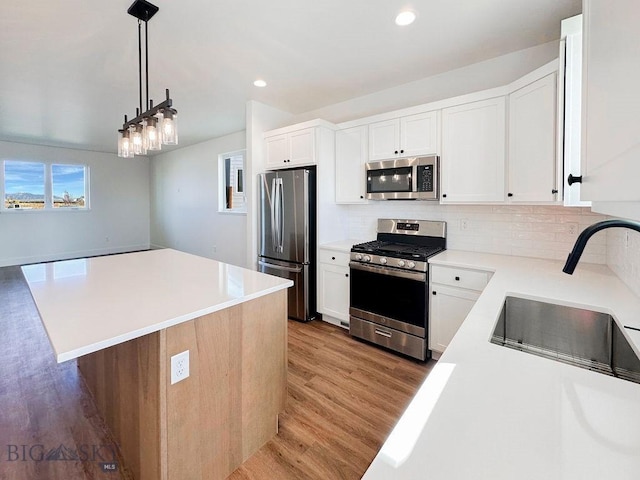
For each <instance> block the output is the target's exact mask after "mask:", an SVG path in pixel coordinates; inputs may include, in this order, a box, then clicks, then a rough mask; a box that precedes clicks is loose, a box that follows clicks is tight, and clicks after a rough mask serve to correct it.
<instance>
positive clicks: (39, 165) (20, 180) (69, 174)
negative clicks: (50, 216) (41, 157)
mask: <svg viewBox="0 0 640 480" xmlns="http://www.w3.org/2000/svg"><path fill="white" fill-rule="evenodd" d="M87 174H88V169H87V167H86V166H85V165H63V164H48V163H43V162H25V161H17V160H5V161H4V166H3V168H2V169H1V170H0V177H1V178H0V180H1V182H0V185H1V186H2V187H3V195H4V208H5V209H8V210H12V211H16V210H50V209H52V208H53V209H62V208H68V209H85V208H87V207H88V202H87V200H88V199H87V191H86V190H87V185H88V182H87Z"/></svg>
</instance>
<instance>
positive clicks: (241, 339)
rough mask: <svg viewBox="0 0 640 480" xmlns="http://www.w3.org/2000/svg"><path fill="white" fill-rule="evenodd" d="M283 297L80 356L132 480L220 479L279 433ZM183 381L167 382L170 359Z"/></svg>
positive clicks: (249, 303) (272, 296)
mask: <svg viewBox="0 0 640 480" xmlns="http://www.w3.org/2000/svg"><path fill="white" fill-rule="evenodd" d="M286 301H287V291H286V290H280V291H277V292H275V293H271V294H269V295H266V296H263V297H259V298H257V299H254V300H249V301H247V302H246V303H242V304H239V305H235V306H233V307H229V308H227V309H224V310H220V311H218V312H215V313H212V314H208V315H205V316H202V317H199V318H196V319H194V320H190V321H187V322H184V323H181V324H179V325H176V326H173V327H169V328H167V329H164V330H160V331H158V332H155V333H151V334H149V335H146V336H143V337H139V338H137V339H134V340H130V341H128V342H125V343H121V344H119V345H115V346H113V347H109V348H107V349H104V350H100V351H98V352H95V353H92V354H89V355H85V356H83V357H80V358H78V367H79V368H80V371H81V372H82V375H83V376H84V378H85V381H86V383H87V386H88V387H89V389H90V390H91V392H92V393H93V395H94V397H95V400H96V404H97V406H98V408H99V409H100V412H101V413H102V415H103V417H104V420H105V422H106V424H107V425H108V426H109V428H110V429H111V431H112V433H113V435H114V437H115V438H116V439H117V441H118V443H119V445H120V448H121V451H122V454H123V456H124V459H125V462H126V467H127V468H128V469H129V470H130V471H131V472H132V473H133V475H134V477H135V478H136V479H137V480H147V479H148V480H158V479H161V480H168V479H175V478H184V479H200V478H202V479H205V478H206V479H224V478H226V477H227V476H228V475H229V474H231V473H232V472H233V471H234V470H235V469H236V468H237V467H238V466H239V465H240V464H242V463H243V462H244V461H245V460H246V459H248V458H249V457H250V456H251V455H252V454H253V453H254V452H255V451H256V450H258V449H259V448H260V447H261V446H262V445H263V444H264V443H266V442H267V441H268V440H269V439H270V438H272V437H273V436H274V435H275V434H276V433H277V428H278V427H277V423H278V414H279V413H280V412H282V411H283V410H284V407H285V400H286V388H287V387H286V385H287V383H286V381H287V378H286V377H287V350H286V345H287V309H286V305H287V304H286ZM185 350H189V357H190V362H189V363H190V372H189V373H190V375H189V378H187V379H185V380H183V381H181V382H179V383H176V384H174V385H171V357H172V356H173V355H176V354H178V353H181V352H184V351H185Z"/></svg>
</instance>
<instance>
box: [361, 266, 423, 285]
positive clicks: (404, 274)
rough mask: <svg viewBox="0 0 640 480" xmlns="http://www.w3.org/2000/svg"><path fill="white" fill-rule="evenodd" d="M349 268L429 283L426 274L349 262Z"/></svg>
mask: <svg viewBox="0 0 640 480" xmlns="http://www.w3.org/2000/svg"><path fill="white" fill-rule="evenodd" d="M349 268H353V269H354V270H362V271H364V272H372V273H378V274H380V275H389V276H391V277H398V278H407V279H409V280H416V281H418V282H425V283H426V281H427V274H426V273H424V272H410V271H406V270H396V269H394V268H387V267H380V266H378V265H364V264H362V263H357V262H349Z"/></svg>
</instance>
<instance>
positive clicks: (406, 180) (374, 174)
mask: <svg viewBox="0 0 640 480" xmlns="http://www.w3.org/2000/svg"><path fill="white" fill-rule="evenodd" d="M412 171H413V168H412V167H401V168H384V169H380V170H369V171H368V172H367V193H384V192H411V191H412V184H411V172H412Z"/></svg>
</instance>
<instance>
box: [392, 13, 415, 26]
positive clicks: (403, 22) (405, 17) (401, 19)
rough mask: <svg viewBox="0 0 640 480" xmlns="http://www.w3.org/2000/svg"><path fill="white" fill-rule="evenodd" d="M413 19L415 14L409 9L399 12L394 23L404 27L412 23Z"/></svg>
mask: <svg viewBox="0 0 640 480" xmlns="http://www.w3.org/2000/svg"><path fill="white" fill-rule="evenodd" d="M415 19H416V14H415V13H414V12H412V11H411V10H405V11H403V12H400V13H399V14H398V16H397V17H396V25H399V26H401V27H404V26H407V25H410V24H412V23H413V22H414V20H415Z"/></svg>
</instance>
